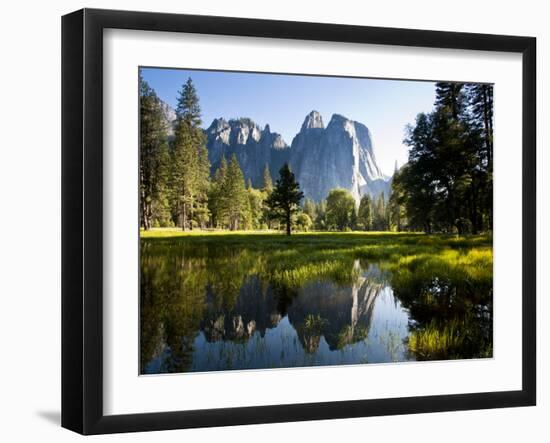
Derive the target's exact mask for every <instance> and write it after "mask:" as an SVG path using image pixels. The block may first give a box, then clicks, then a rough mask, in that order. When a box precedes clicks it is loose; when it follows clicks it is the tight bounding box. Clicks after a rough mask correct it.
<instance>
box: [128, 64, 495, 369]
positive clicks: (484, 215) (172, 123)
mask: <svg viewBox="0 0 550 443" xmlns="http://www.w3.org/2000/svg"><path fill="white" fill-rule="evenodd" d="M136 79H137V82H136V88H137V89H138V90H139V116H137V118H139V184H136V185H137V186H138V189H136V191H137V192H138V193H139V221H138V219H137V214H136V227H135V229H136V235H139V240H137V239H136V241H139V262H140V264H139V347H140V349H139V360H140V361H139V373H140V375H153V374H166V373H189V372H210V371H229V370H250V369H255V370H265V369H282V368H287V369H288V368H303V367H316V366H340V365H368V364H381V363H384V364H390V363H391V364H403V363H405V362H407V363H408V362H421V361H424V362H425V361H450V360H453V361H455V360H464V359H491V358H493V236H492V233H493V120H494V119H493V87H494V85H493V84H490V83H459V82H446V81H443V80H438V79H427V80H407V79H384V78H363V77H343V76H342V77H336V76H324V75H309V74H300V73H264V72H238V71H220V70H206V69H205V70H201V69H188V68H185V67H181V68H180V67H149V66H141V67H139V73H138V75H136ZM137 224H139V228H138V226H137ZM138 232H139V233H138Z"/></svg>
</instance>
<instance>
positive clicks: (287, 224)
mask: <svg viewBox="0 0 550 443" xmlns="http://www.w3.org/2000/svg"><path fill="white" fill-rule="evenodd" d="M290 224H291V216H290V211H287V212H286V235H290V234H291V232H290Z"/></svg>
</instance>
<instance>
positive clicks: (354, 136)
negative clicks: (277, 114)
mask: <svg viewBox="0 0 550 443" xmlns="http://www.w3.org/2000/svg"><path fill="white" fill-rule="evenodd" d="M169 114H171V113H170V112H169V110H167V120H170V117H168V115H169ZM205 133H206V137H207V148H208V155H209V159H210V164H211V168H212V173H214V171H215V170H216V169H217V168H218V167H219V164H220V161H221V158H222V156H225V158H226V159H227V160H229V159H230V158H231V156H232V155H233V154H235V155H236V156H237V159H238V161H239V164H240V165H241V169H242V170H243V173H244V176H245V179H246V180H248V179H251V180H252V184H253V185H254V186H255V187H260V186H262V181H263V171H264V168H265V166H266V165H267V166H268V167H269V170H270V173H271V177H272V178H273V181H275V180H276V179H277V177H278V175H279V169H280V168H281V166H282V165H283V164H284V163H285V162H288V163H289V164H290V166H291V168H292V170H293V171H294V173H295V175H296V178H297V180H298V182H299V183H300V187H301V189H302V190H303V192H304V195H305V196H306V197H308V198H311V199H313V200H315V201H320V200H322V199H324V198H326V196H327V194H328V192H329V191H330V190H331V189H333V188H338V187H340V188H345V189H348V190H349V191H350V192H351V193H352V195H353V196H354V198H355V199H356V200H357V201H359V200H360V198H361V196H362V195H364V194H369V195H371V196H374V197H376V196H378V195H379V194H380V193H382V192H384V193H385V195H386V197H387V196H388V195H389V191H390V180H389V178H388V177H386V176H384V174H383V173H382V172H381V171H380V168H379V167H378V164H377V163H376V157H375V155H374V149H373V143H372V137H371V133H370V131H369V129H368V128H367V127H366V126H365V125H363V124H362V123H359V122H355V121H353V120H349V119H347V118H346V117H344V116H342V115H339V114H334V115H333V116H332V118H331V119H330V122H329V123H328V125H327V126H326V127H325V125H324V123H323V119H322V117H321V115H320V114H319V113H318V112H317V111H312V112H310V113H309V114H308V115H307V116H306V118H305V120H304V123H303V124H302V127H301V129H300V132H299V133H298V134H296V136H295V137H294V139H293V140H292V144H291V145H290V146H289V145H288V144H287V143H286V142H285V141H284V140H283V138H282V137H281V135H280V134H278V133H276V132H272V131H271V128H270V127H269V125H266V126H265V127H264V128H263V129H262V128H260V127H259V126H258V125H257V124H256V123H255V122H253V121H252V120H250V119H248V118H240V119H231V120H228V121H227V120H225V119H223V118H217V119H215V120H214V121H213V122H212V124H211V125H210V126H209V127H208V129H206V131H205Z"/></svg>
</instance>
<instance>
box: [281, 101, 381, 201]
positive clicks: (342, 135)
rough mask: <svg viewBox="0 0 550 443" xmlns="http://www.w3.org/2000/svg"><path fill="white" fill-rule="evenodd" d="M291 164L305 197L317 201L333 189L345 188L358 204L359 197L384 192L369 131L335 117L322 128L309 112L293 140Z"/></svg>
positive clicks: (350, 121)
mask: <svg viewBox="0 0 550 443" xmlns="http://www.w3.org/2000/svg"><path fill="white" fill-rule="evenodd" d="M290 152H291V155H290V164H291V166H292V168H293V170H294V173H295V174H296V177H297V178H298V181H299V182H300V186H301V188H302V189H303V191H304V194H305V195H306V196H309V197H310V198H312V199H313V200H316V201H319V200H321V199H323V198H326V196H327V194H328V192H329V191H330V190H331V189H333V188H345V189H348V190H349V191H350V192H351V193H352V195H353V196H354V198H355V199H356V200H357V201H358V200H359V199H360V198H361V196H362V195H364V194H369V195H373V196H376V195H378V194H379V193H380V192H383V191H384V192H386V195H387V190H388V186H387V179H386V177H385V176H384V175H383V174H382V172H381V171H380V168H379V167H378V165H377V163H376V158H375V156H374V151H373V146H372V138H371V134H370V131H369V130H368V128H367V127H366V126H365V125H363V124H361V123H358V122H354V121H352V120H349V119H347V118H345V117H343V116H341V115H339V114H334V115H333V116H332V118H331V120H330V122H329V124H328V126H327V127H326V128H325V127H324V124H323V119H322V118H321V115H320V114H319V113H318V112H316V111H312V112H311V113H310V114H309V115H308V116H307V117H306V119H305V121H304V123H303V125H302V129H301V130H300V132H299V133H298V134H297V135H296V137H294V140H292V145H291V148H290Z"/></svg>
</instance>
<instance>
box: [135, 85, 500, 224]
mask: <svg viewBox="0 0 550 443" xmlns="http://www.w3.org/2000/svg"><path fill="white" fill-rule="evenodd" d="M492 101H493V90H492V86H491V85H485V84H462V83H437V84H436V102H435V108H434V111H433V112H431V113H429V114H425V113H422V114H419V115H418V116H417V118H416V123H415V125H413V126H409V127H408V128H407V136H406V139H405V143H406V144H407V145H408V146H409V148H410V150H409V159H408V162H407V163H406V164H405V165H404V166H402V167H401V168H400V169H399V170H396V172H395V174H394V177H393V180H392V188H391V193H390V195H389V196H385V195H384V194H383V193H382V194H380V195H378V196H377V197H371V196H369V195H363V196H362V197H361V200H360V202H359V205H357V204H356V201H355V199H354V198H353V196H352V195H351V193H350V192H349V191H348V190H346V189H341V188H337V189H332V190H331V191H330V192H329V194H328V196H327V198H326V199H325V200H322V201H321V202H318V203H317V202H314V201H313V200H311V199H307V198H306V199H305V200H303V193H302V192H301V191H300V186H299V183H298V182H297V181H296V179H295V176H294V174H293V173H292V171H291V170H290V167H289V166H288V165H287V164H285V165H284V166H283V167H282V168H281V170H280V171H279V177H278V178H277V180H276V183H273V180H272V178H271V176H270V172H269V168H268V165H265V169H264V171H263V183H262V186H261V187H260V188H254V187H253V186H252V184H251V182H250V180H249V182H248V184H247V183H245V178H244V175H243V172H242V170H241V168H240V165H239V162H238V160H237V158H236V157H235V156H234V155H233V156H232V157H231V158H229V159H226V158H224V157H222V159H221V162H220V165H219V167H218V168H217V170H216V171H215V172H214V173H213V174H212V175H211V172H210V170H211V165H210V162H209V160H208V151H207V148H206V136H205V133H204V131H203V130H202V128H201V124H202V121H201V109H200V105H199V97H198V94H197V91H196V88H195V86H194V84H193V82H192V80H191V79H188V80H187V82H186V83H185V84H184V85H183V86H182V88H181V90H180V91H179V92H178V101H177V108H176V121H175V124H174V127H173V135H172V136H171V137H169V129H170V128H168V126H167V125H168V123H167V119H166V117H165V115H164V112H165V110H164V108H163V104H162V102H161V100H160V99H159V98H158V96H157V95H156V93H155V91H154V90H153V89H152V88H151V87H150V86H149V85H148V84H147V82H146V81H145V80H143V78H141V76H140V171H139V174H140V224H141V227H142V228H143V229H146V230H147V229H150V228H152V227H164V226H172V227H179V228H181V229H183V230H192V229H194V228H201V229H206V228H210V229H229V230H240V229H247V230H248V229H284V230H285V231H286V233H287V234H290V233H291V230H292V229H297V230H301V231H307V230H312V229H314V230H336V231H347V230H364V231H424V232H428V233H430V232H458V233H469V232H472V233H477V232H481V231H487V230H490V229H491V227H492V148H493V146H492V144H493V135H492V121H493V114H492V109H493V107H492ZM388 197H389V198H388Z"/></svg>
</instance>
